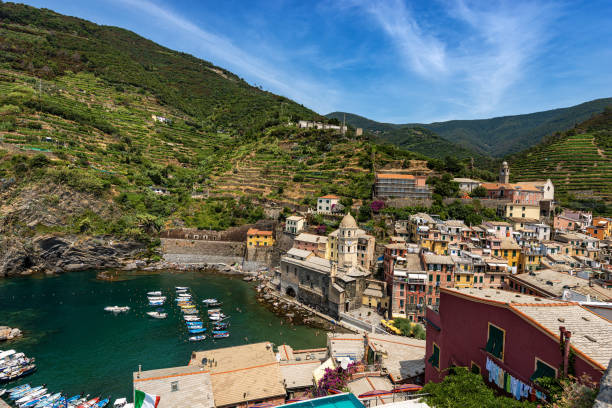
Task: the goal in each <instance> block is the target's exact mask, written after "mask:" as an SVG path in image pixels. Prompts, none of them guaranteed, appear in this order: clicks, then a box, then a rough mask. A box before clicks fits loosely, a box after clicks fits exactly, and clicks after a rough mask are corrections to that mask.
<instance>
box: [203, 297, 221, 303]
mask: <svg viewBox="0 0 612 408" xmlns="http://www.w3.org/2000/svg"><path fill="white" fill-rule="evenodd" d="M202 303H207V304H208V303H218V301H217V299H212V298H210V299H204V300H203V301H202Z"/></svg>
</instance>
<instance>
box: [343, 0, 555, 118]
mask: <svg viewBox="0 0 612 408" xmlns="http://www.w3.org/2000/svg"><path fill="white" fill-rule="evenodd" d="M440 1H443V0H440ZM351 4H352V5H353V6H358V7H359V8H361V9H362V10H363V11H365V12H366V13H367V15H369V16H371V17H372V18H373V21H375V22H376V23H377V24H378V26H379V27H380V28H381V30H382V31H383V32H384V33H385V34H386V35H387V36H388V37H389V38H390V39H391V40H392V42H393V44H394V46H395V48H396V50H397V52H398V54H399V55H400V57H401V58H402V60H403V61H404V62H405V66H406V67H407V69H409V70H410V71H412V72H414V73H416V74H417V75H419V76H421V77H423V78H425V79H426V80H428V81H430V82H431V83H432V84H442V85H443V86H448V87H453V88H456V89H457V92H456V93H455V95H456V96H455V97H453V100H452V101H453V103H454V104H456V105H457V106H458V107H460V108H461V110H462V112H461V113H463V114H466V113H469V114H476V115H485V114H487V113H489V112H493V111H494V110H495V108H496V107H497V105H498V104H499V103H500V101H501V100H502V99H503V98H504V96H505V94H506V92H507V91H508V90H509V89H510V88H511V87H512V86H513V85H514V84H516V83H517V81H519V80H520V79H521V78H522V77H523V76H524V75H525V72H526V71H527V69H528V67H529V63H530V61H531V60H532V59H533V58H534V57H535V56H537V55H538V52H539V51H540V49H541V47H542V45H543V44H544V43H545V42H546V41H547V39H548V37H549V35H548V32H549V31H548V28H549V26H550V24H551V23H552V21H554V19H555V18H556V17H557V16H558V13H557V12H556V9H555V8H553V7H552V6H551V5H550V4H548V3H542V2H537V1H536V2H520V1H514V0H512V1H508V2H504V1H493V2H477V3H475V2H469V1H465V0H448V1H444V2H440V3H439V4H440V5H441V6H442V7H443V8H444V9H445V10H446V13H447V17H450V20H451V21H452V22H453V23H454V24H459V25H461V26H465V29H464V30H461V31H460V34H459V33H457V34H456V35H457V36H459V35H460V37H459V38H461V40H457V38H448V37H446V38H445V34H446V33H445V32H444V29H443V28H444V27H436V26H431V25H428V26H427V27H424V25H423V24H420V20H419V19H418V18H417V17H416V16H415V15H414V14H413V12H412V11H411V10H410V9H409V8H408V6H406V3H405V2H404V1H403V0H382V1H379V2H369V1H368V2H362V1H352V2H351ZM446 35H448V34H446ZM466 110H467V112H466Z"/></svg>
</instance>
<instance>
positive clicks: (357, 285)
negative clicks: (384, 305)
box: [274, 214, 384, 318]
mask: <svg viewBox="0 0 612 408" xmlns="http://www.w3.org/2000/svg"><path fill="white" fill-rule="evenodd" d="M332 234H333V235H334V237H335V239H334V243H333V245H334V247H336V248H333V250H335V251H337V252H336V254H335V256H334V257H331V258H330V259H325V258H321V257H318V256H316V255H315V254H314V253H313V252H311V251H306V250H303V249H297V248H292V249H290V250H289V251H288V252H287V253H286V254H285V255H284V256H283V257H282V258H281V266H280V271H279V272H277V275H276V276H275V279H274V283H276V285H277V289H278V290H280V291H281V292H282V293H283V294H287V295H289V296H293V297H295V298H297V299H298V300H299V301H300V302H302V303H304V304H307V305H310V306H312V307H315V308H316V309H318V310H320V311H322V312H324V313H326V314H329V315H331V316H334V317H336V318H337V317H338V316H339V313H341V312H347V311H349V310H353V309H355V308H359V307H361V305H362V301H363V295H364V291H365V290H366V289H368V288H369V287H370V286H373V287H374V286H375V285H376V287H378V285H380V283H381V282H380V281H378V280H375V279H372V273H371V271H370V270H369V268H366V267H364V266H362V265H361V264H360V261H359V260H358V242H359V237H361V236H364V235H365V232H364V231H363V230H361V229H360V228H359V227H358V226H357V223H356V222H355V219H354V218H353V216H352V215H350V214H347V215H346V216H344V218H343V219H342V221H341V222H340V226H339V229H338V230H337V231H334V232H333V233H332ZM330 235H331V234H330ZM336 259H337V260H336ZM383 293H384V292H383V291H381V296H382V294H383Z"/></svg>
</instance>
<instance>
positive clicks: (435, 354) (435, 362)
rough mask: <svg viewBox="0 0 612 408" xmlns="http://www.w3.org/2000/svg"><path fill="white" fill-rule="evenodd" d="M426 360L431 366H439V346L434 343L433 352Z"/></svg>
mask: <svg viewBox="0 0 612 408" xmlns="http://www.w3.org/2000/svg"><path fill="white" fill-rule="evenodd" d="M427 361H428V362H429V363H430V364H431V365H432V366H434V367H436V368H440V348H439V347H438V346H436V345H435V344H434V345H433V353H432V354H431V356H430V357H429V359H428V360H427Z"/></svg>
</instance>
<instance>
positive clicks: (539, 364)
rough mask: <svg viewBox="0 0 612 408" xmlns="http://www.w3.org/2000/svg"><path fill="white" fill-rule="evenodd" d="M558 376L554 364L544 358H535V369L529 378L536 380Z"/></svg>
mask: <svg viewBox="0 0 612 408" xmlns="http://www.w3.org/2000/svg"><path fill="white" fill-rule="evenodd" d="M545 377H550V378H556V377H557V370H555V369H554V368H553V367H552V366H550V365H548V364H546V363H545V362H543V361H542V360H540V359H539V358H537V357H536V359H535V371H534V372H533V374H532V375H531V377H530V378H529V379H530V380H531V381H535V380H536V379H538V378H545Z"/></svg>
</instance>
